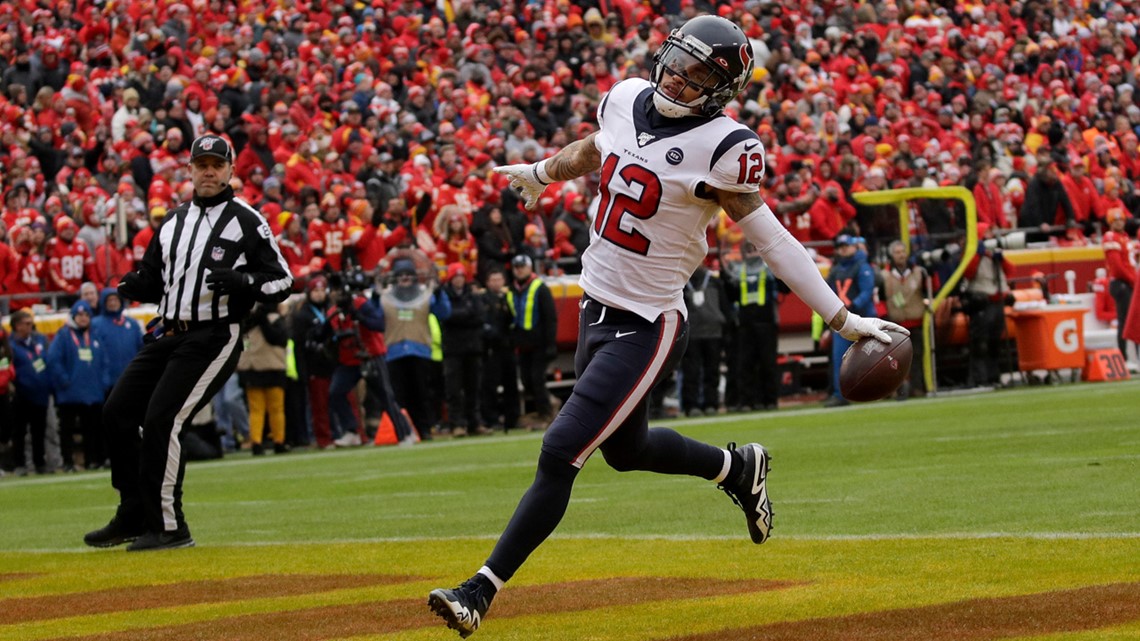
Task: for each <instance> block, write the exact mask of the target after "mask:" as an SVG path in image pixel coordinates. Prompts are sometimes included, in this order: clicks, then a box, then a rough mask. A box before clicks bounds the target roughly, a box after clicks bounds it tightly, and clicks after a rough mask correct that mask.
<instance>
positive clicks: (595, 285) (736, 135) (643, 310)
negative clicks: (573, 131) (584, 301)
mask: <svg viewBox="0 0 1140 641" xmlns="http://www.w3.org/2000/svg"><path fill="white" fill-rule="evenodd" d="M652 104H653V87H652V85H650V83H649V82H648V81H646V80H642V79H640V78H632V79H629V80H624V81H622V82H619V83H618V84H616V85H614V87H613V88H612V89H611V90H610V91H609V93H607V94H606V96H605V98H604V99H603V100H602V102H601V104H600V105H599V106H598V122H599V124H600V125H601V130H600V131H599V132H598V135H597V136H596V137H595V139H594V140H595V145H596V146H597V148H598V151H599V152H601V155H602V167H601V170H600V172H601V184H600V186H599V188H598V197H597V198H596V199H594V202H593V204H592V207H593V212H592V213H593V221H594V222H593V225H591V228H590V246H589V248H587V249H586V252H585V253H584V254H583V255H582V275H581V277H580V279H579V282H580V284H581V285H582V289H583V290H585V292H586V293H588V294H589V295H590V296H592V297H594V298H596V299H598V300H599V301H601V302H602V303H605V304H607V305H613V306H615V307H620V308H622V309H626V310H629V311H631V312H634V313H636V314H638V315H639V316H642V317H643V318H645V319H647V320H649V321H653V320H656V319H657V317H658V316H659V315H661V314H662V313H663V312H666V311H669V310H678V311H680V312H681V313H682V314H687V310H686V309H685V303H684V300H683V298H682V293H683V291H684V287H685V283H686V282H687V281H688V280H689V276H691V275H692V273H693V271H694V270H696V268H697V266H698V265H700V263H701V261H702V260H704V258H705V255H706V254H707V253H708V243H707V241H706V239H705V228H706V227H707V226H708V223H709V220H710V219H711V218H712V217H713V216H714V215H715V214H716V213H717V212H718V211H719V210H720V206H719V205H717V204H716V203H715V202H714V201H712V200H708V199H707V198H701V197H699V196H698V192H699V190H700V189H701V186H702V184H703V185H707V186H709V187H715V188H717V189H722V190H726V191H737V192H755V191H757V190H758V189H759V185H760V181H761V179H762V178H763V177H764V145H763V144H762V143H761V142H760V139H759V137H758V136H757V135H756V133H755V132H753V131H751V130H750V129H748V128H747V127H745V126H744V125H742V124H740V123H738V122H736V121H735V120H733V119H731V118H728V117H727V116H723V115H722V116H718V117H716V118H703V117H699V116H691V117H685V118H666V117H664V116H661V115H660V114H658V113H657V112H656V111H655V110H654V111H653V112H652V114H650V107H651V105H652Z"/></svg>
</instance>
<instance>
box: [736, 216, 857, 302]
mask: <svg viewBox="0 0 1140 641" xmlns="http://www.w3.org/2000/svg"><path fill="white" fill-rule="evenodd" d="M737 225H738V226H739V227H740V229H741V230H742V231H743V232H744V235H745V237H746V238H748V240H749V241H751V242H752V244H754V245H756V247H757V248H758V249H759V250H760V254H761V255H762V256H763V257H764V261H765V262H767V263H768V266H769V267H771V268H772V273H773V274H775V275H776V277H777V278H779V279H780V280H782V281H784V282H785V283H786V284H787V285H788V287H790V288H791V290H792V291H793V292H795V293H796V295H797V296H799V297H800V299H802V300H803V301H804V303H806V304H807V306H808V307H810V308H812V309H813V310H815V312H816V313H818V314H819V315H820V316H822V317H823V319H824V320H825V321H829V320H831V319H832V318H834V317H835V315H836V314H838V313H839V310H840V309H842V308H843V301H841V300H839V297H838V296H836V295H835V292H833V291H831V288H830V287H828V286H827V283H826V282H824V280H823V278H822V277H820V275H819V268H818V267H816V265H815V261H814V260H812V258H811V256H810V255H808V253H807V250H806V249H804V246H803V245H801V244H800V243H799V242H798V241H796V239H795V238H793V237H792V235H791V233H789V232H788V230H787V229H785V228H784V226H783V225H781V224H780V221H778V220H776V216H775V214H773V213H772V210H771V209H769V208H768V205H766V204H765V205H762V206H761V207H760V208H759V209H757V210H756V211H754V212H752V213H751V214H748V215H747V216H745V217H744V218H741V219H740V221H739V222H737Z"/></svg>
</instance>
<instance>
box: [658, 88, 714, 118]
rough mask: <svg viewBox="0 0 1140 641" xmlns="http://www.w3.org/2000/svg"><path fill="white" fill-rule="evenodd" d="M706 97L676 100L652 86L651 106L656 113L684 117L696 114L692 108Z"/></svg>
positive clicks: (696, 106)
mask: <svg viewBox="0 0 1140 641" xmlns="http://www.w3.org/2000/svg"><path fill="white" fill-rule="evenodd" d="M707 99H708V96H701V97H700V98H697V99H696V100H694V101H692V102H690V103H683V102H677V101H676V100H673V99H672V98H668V97H666V96H665V95H664V94H662V93H661V90H660V89H658V88H657V87H654V88H653V106H654V108H656V109H657V112H658V113H660V114H661V115H662V116H665V117H666V118H684V117H685V116H693V115H696V114H697V113H698V112H697V111H694V110H695V109H697V108H698V107H700V106H701V104H702V103H704V101H705V100H707Z"/></svg>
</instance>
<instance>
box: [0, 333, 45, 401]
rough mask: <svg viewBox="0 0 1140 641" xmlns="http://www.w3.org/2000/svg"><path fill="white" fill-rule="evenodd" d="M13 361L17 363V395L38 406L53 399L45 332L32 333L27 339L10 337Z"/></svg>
mask: <svg viewBox="0 0 1140 641" xmlns="http://www.w3.org/2000/svg"><path fill="white" fill-rule="evenodd" d="M9 344H11V345H12V361H13V363H14V364H15V365H16V395H17V396H19V397H20V398H22V399H24V400H26V401H28V402H29V403H31V404H32V405H36V406H38V407H47V405H48V401H50V400H51V375H50V374H48V366H47V353H48V343H47V339H46V338H44V335H43V334H37V333H35V332H33V333H32V335H31V336H28V338H27V340H26V341H21V340H20V339H18V338H16V337H15V336H14V335H13V336H11V337H10V340H9Z"/></svg>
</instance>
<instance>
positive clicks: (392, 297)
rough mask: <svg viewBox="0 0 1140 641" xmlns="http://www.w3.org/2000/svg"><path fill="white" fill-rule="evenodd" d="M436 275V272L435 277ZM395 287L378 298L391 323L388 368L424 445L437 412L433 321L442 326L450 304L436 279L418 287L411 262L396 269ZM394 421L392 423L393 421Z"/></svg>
mask: <svg viewBox="0 0 1140 641" xmlns="http://www.w3.org/2000/svg"><path fill="white" fill-rule="evenodd" d="M433 273H434V272H433ZM391 276H392V282H391V283H390V284H389V285H388V286H387V287H385V288H384V290H383V291H382V292H381V294H380V307H381V310H382V317H383V318H384V319H386V320H387V326H386V330H387V331H386V338H387V339H388V354H387V363H388V368H389V369H390V370H391V373H392V386H393V388H394V389H395V393H396V399H397V401H398V402H399V403H400V405H402V406H403V407H405V408H407V410H408V414H409V415H410V416H411V418H412V423H413V424H414V425H415V427H416V428H417V430H418V431H419V434H420V436H421V437H422V438H423V439H425V440H426V439H430V438H431V429H430V428H431V426H432V425H433V424H434V423H435V410H434V409H433V408H432V407H431V389H430V383H429V381H430V378H431V367H432V332H431V321H430V319H429V318H428V317H429V316H431V315H434V316H435V317H436V319H437V320H438V321H439V322H441V323H443V322H446V321H447V319H448V318H449V317H450V316H451V300H450V299H449V298H448V297H447V295H446V294H444V293H443V292H440V291H438V290H437V285H436V282H435V280H434V278H432V279H431V280H430V281H429V282H428V283H426V284H424V283H420V282H419V280H418V278H417V272H416V264H415V262H414V261H413V259H412V258H409V257H400V258H397V259H396V260H395V261H393V263H392V271H391ZM394 418H395V417H393V419H394Z"/></svg>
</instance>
